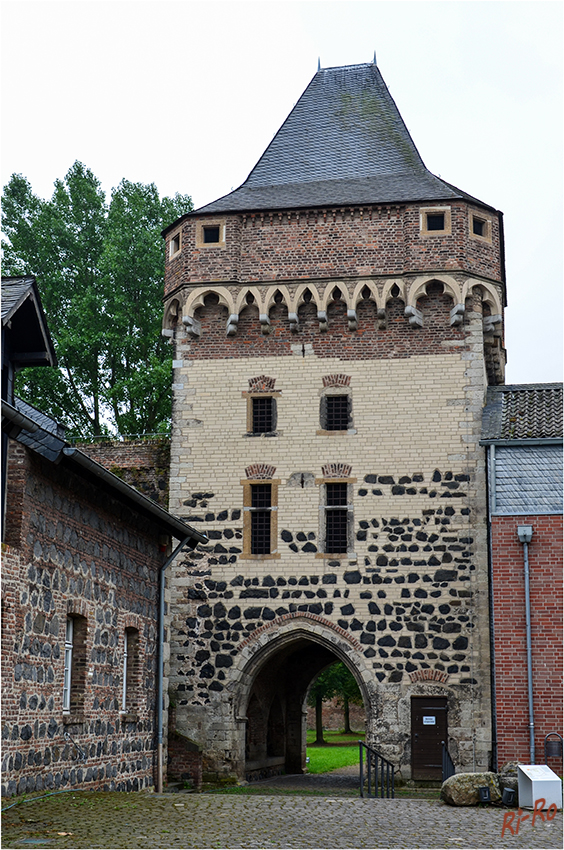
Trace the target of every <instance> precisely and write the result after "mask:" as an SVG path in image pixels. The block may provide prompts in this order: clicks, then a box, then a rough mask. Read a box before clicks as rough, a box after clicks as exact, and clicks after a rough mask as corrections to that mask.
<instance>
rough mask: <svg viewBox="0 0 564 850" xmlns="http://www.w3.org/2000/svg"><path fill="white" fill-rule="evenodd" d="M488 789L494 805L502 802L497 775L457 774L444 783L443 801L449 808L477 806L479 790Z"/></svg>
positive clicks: (442, 790)
mask: <svg viewBox="0 0 564 850" xmlns="http://www.w3.org/2000/svg"><path fill="white" fill-rule="evenodd" d="M484 787H488V788H489V789H490V798H491V802H492V803H497V802H499V800H501V791H500V788H499V782H498V779H497V773H491V772H490V771H487V772H486V773H456V774H455V775H454V776H450V777H449V778H448V779H447V780H445V782H443V785H442V788H441V800H443V801H444V802H445V803H448V805H449V806H476V805H477V804H478V803H479V802H480V792H479V791H478V788H484Z"/></svg>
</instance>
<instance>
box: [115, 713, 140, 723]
mask: <svg viewBox="0 0 564 850" xmlns="http://www.w3.org/2000/svg"><path fill="white" fill-rule="evenodd" d="M119 719H120V721H121V722H122V723H137V721H138V720H139V715H138V714H137V712H136V711H120V713H119Z"/></svg>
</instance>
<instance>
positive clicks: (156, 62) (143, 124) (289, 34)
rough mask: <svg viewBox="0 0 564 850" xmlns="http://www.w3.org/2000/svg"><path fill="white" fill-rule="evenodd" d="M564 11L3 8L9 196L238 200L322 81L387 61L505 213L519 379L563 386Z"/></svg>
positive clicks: (394, 6)
mask: <svg viewBox="0 0 564 850" xmlns="http://www.w3.org/2000/svg"><path fill="white" fill-rule="evenodd" d="M563 9H564V4H563V3H562V2H559V0H548V2H545V1H544V0H535V2H527V0H524V2H520V1H519V0H506V2H487V0H471V2H464V1H462V2H457V0H442V2H426V0H421V2H410V0H395V2H387V0H379V1H378V2H370V0H366V2H344V0H341V2H323V0H319V2H316V1H315V0H309V2H292V0H286V2H268V0H262V2H216V0H208V2H205V3H201V2H167V0H160V2H136V0H125V2H117V0H112V1H111V2H110V0H95V1H94V2H89V0H86V2H81V0H73V2H51V0H44V2H27V0H19V2H7V1H5V2H3V3H2V16H3V27H2V41H3V43H2V64H3V69H2V70H3V73H2V112H3V114H2V118H3V122H2V146H3V147H2V163H1V176H2V185H5V184H6V182H7V181H8V180H9V178H10V175H11V174H12V173H14V172H20V173H22V174H24V175H25V176H26V177H27V178H28V179H29V181H30V182H31V185H32V187H33V189H34V190H35V192H36V193H37V194H39V195H41V196H42V197H49V196H50V195H51V193H52V188H53V181H54V180H55V179H56V178H58V177H63V176H64V174H65V173H66V171H67V170H68V168H69V167H70V166H71V165H72V163H73V162H74V161H75V160H76V159H79V160H81V161H82V162H84V163H85V164H86V165H88V166H89V167H90V168H91V169H92V170H93V172H94V173H95V174H96V176H97V177H98V178H99V180H100V181H101V182H102V185H103V187H104V189H105V190H106V192H107V193H108V194H109V193H110V191H111V188H112V187H113V186H115V185H117V184H118V183H119V181H120V180H121V179H122V177H126V178H127V179H129V180H133V181H142V182H145V183H150V182H154V183H156V185H157V186H158V189H159V191H160V193H161V194H174V193H175V192H182V193H187V194H190V195H192V198H193V200H194V203H195V205H196V206H197V207H198V206H202V205H203V204H205V203H207V202H209V201H212V200H214V199H215V198H218V197H220V196H221V195H224V194H226V193H227V192H229V191H231V189H233V188H236V187H237V186H238V185H240V183H242V182H243V180H244V179H245V178H246V176H247V175H248V173H249V171H250V170H251V168H252V167H253V165H254V164H255V163H256V161H257V160H258V158H259V156H260V155H261V153H262V152H263V150H264V149H265V147H266V146H267V144H268V143H269V141H270V140H271V138H272V136H273V135H274V133H275V132H276V131H277V129H278V128H279V127H280V125H281V124H282V122H283V121H284V119H285V118H286V116H287V114H288V112H289V111H290V109H291V108H292V106H293V105H294V103H295V102H296V101H297V100H298V98H299V96H300V95H301V93H302V92H303V90H304V89H305V87H306V86H307V84H308V83H309V81H310V79H311V77H312V76H313V74H314V73H315V71H316V70H317V61H318V57H319V58H320V60H321V66H322V67H332V66H335V65H352V64H357V63H360V62H369V61H371V60H372V57H373V54H374V51H375V50H376V54H377V61H378V66H379V68H380V71H381V72H382V75H383V77H384V79H385V81H386V83H387V85H388V87H389V89H390V91H391V93H392V96H393V97H394V99H395V101H396V103H397V105H398V107H399V110H400V112H401V114H402V116H403V118H404V120H405V122H406V124H407V126H408V128H409V130H410V132H411V135H412V136H413V139H414V141H415V144H416V145H417V147H418V149H419V151H420V153H421V155H422V157H423V160H424V162H425V164H426V165H427V167H428V168H429V169H430V170H431V171H432V172H434V173H435V174H439V175H440V176H442V177H443V178H444V179H445V180H447V181H449V182H450V183H454V185H456V186H458V187H459V188H461V189H463V190H464V191H466V192H468V193H470V194H472V195H474V196H476V197H478V198H480V199H482V200H483V201H485V202H487V203H489V204H491V205H492V206H495V207H497V208H498V209H501V210H502V211H503V212H504V214H505V233H506V263H507V288H508V301H509V306H508V309H507V312H506V319H507V338H506V346H507V349H508V368H507V373H506V382H507V383H527V382H538V381H560V380H562V232H563V221H562V187H563V179H562V178H563V169H562V151H563V139H562V123H563V122H562V118H563V106H562V104H563V101H564V99H563V92H562V88H563V86H562V83H563V73H562V46H563Z"/></svg>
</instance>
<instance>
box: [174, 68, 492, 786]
mask: <svg viewBox="0 0 564 850" xmlns="http://www.w3.org/2000/svg"><path fill="white" fill-rule="evenodd" d="M367 104H368V106H367ZM164 236H165V239H166V244H167V248H166V256H167V264H166V273H165V274H166V277H165V312H164V316H165V324H164V329H163V333H164V334H165V335H166V336H168V337H169V338H170V340H171V342H172V344H173V346H174V352H173V365H174V383H173V392H174V399H173V429H172V443H171V477H170V501H169V508H170V510H171V511H172V512H173V513H174V514H176V515H178V516H181V517H182V518H184V519H185V520H186V521H187V522H188V523H189V524H190V525H192V526H194V527H195V528H197V529H198V530H202V531H205V532H206V534H207V536H208V538H209V542H208V543H207V544H204V545H199V546H198V547H197V548H196V550H195V551H194V552H193V553H191V554H190V553H183V554H182V556H181V557H180V558H179V559H178V560H177V562H176V563H175V564H174V565H173V567H172V568H171V571H170V592H171V599H170V612H171V642H170V647H171V652H170V693H171V697H172V699H173V700H174V704H175V706H176V731H178V732H179V733H181V735H185V736H187V737H188V738H190V739H191V740H192V741H193V742H194V743H195V744H196V745H197V746H198V747H199V748H200V749H201V752H202V757H203V761H204V770H205V771H207V772H209V773H213V774H215V775H220V776H221V775H225V776H227V775H230V776H232V777H233V776H235V777H238V778H239V779H241V778H243V777H244V776H246V775H251V776H253V775H260V774H261V772H263V771H268V770H278V769H280V770H282V769H284V770H286V771H301V770H302V769H303V765H304V749H303V748H304V733H303V709H304V699H305V696H306V693H307V689H308V687H309V684H310V682H311V681H312V679H313V678H314V677H315V676H316V674H317V673H318V672H319V671H320V670H321V669H323V667H325V666H326V665H328V664H330V663H331V662H332V661H333V660H334V659H341V660H343V661H344V662H345V664H347V666H348V667H349V669H350V670H351V672H352V673H353V675H354V676H355V677H356V679H357V681H358V683H359V685H360V688H361V691H362V694H363V697H364V701H365V709H366V716H367V735H368V740H369V741H370V742H372V743H373V744H375V745H376V746H377V748H378V749H379V750H380V751H381V752H382V753H383V755H385V756H386V757H387V758H389V759H390V760H391V761H392V762H393V763H394V765H396V767H397V769H398V770H401V771H402V774H403V776H404V777H406V778H408V777H410V776H414V777H425V776H430V775H431V774H432V772H433V771H436V770H437V763H438V762H440V752H439V755H438V757H437V752H436V749H437V742H438V746H439V748H440V741H441V736H448V740H449V749H450V751H451V753H452V755H453V757H454V758H455V760H456V766H457V769H458V770H478V769H486V768H487V767H488V765H489V763H490V755H491V704H490V664H489V638H490V630H489V629H490V624H489V609H488V571H487V537H486V487H485V463H484V452H483V449H482V448H481V447H480V445H479V440H480V436H481V413H482V406H483V402H484V398H485V394H486V390H487V386H488V384H495V383H501V382H502V381H503V370H504V362H505V360H504V349H503V305H504V301H505V291H504V273H503V230H502V222H501V214H500V213H498V212H497V211H496V210H495V209H494V208H492V207H491V206H489V205H488V204H485V203H483V202H481V201H478V200H477V199H476V198H474V197H472V196H470V195H467V194H465V193H464V192H461V191H459V190H458V189H456V188H455V187H453V186H452V185H450V184H447V183H445V182H444V181H442V180H441V179H440V178H438V177H435V176H434V175H433V174H431V173H430V172H429V171H428V170H427V169H426V168H425V165H424V164H423V162H422V161H421V157H420V156H419V153H418V152H417V149H416V148H415V146H414V144H413V140H412V139H411V137H410V135H409V133H408V131H407V128H406V127H405V125H404V123H403V121H402V118H401V116H400V115H399V113H398V111H397V107H396V105H395V103H394V101H393V100H392V99H391V97H390V95H389V92H388V90H387V88H386V85H385V83H384V81H383V79H382V77H381V75H380V72H379V70H378V68H377V67H376V65H375V64H366V65H355V66H350V67H345V68H328V69H321V70H320V71H319V72H318V73H317V74H316V75H315V77H314V78H313V80H312V81H311V83H310V85H309V86H308V88H307V89H306V91H305V92H304V94H303V95H302V97H301V98H300V100H299V102H298V104H296V107H295V109H294V110H292V113H291V115H290V116H289V118H288V120H287V121H286V122H285V123H284V124H283V126H282V128H281V130H280V131H279V132H278V134H277V135H276V137H275V139H274V140H273V141H272V143H271V144H270V145H269V147H268V149H267V151H266V152H265V154H264V156H263V157H262V158H261V159H260V161H259V163H258V164H257V166H256V167H255V168H254V169H253V171H252V172H251V174H250V175H249V177H248V179H247V181H246V182H245V183H244V184H243V185H242V186H241V187H240V188H239V189H237V190H235V191H234V192H232V193H231V194H230V195H227V196H225V197H224V198H220V199H219V200H217V201H214V202H213V203H211V204H208V205H207V206H205V207H203V208H201V209H199V210H196V211H194V212H192V213H188V214H186V215H185V216H182V218H180V219H179V220H178V221H176V222H174V223H173V224H171V225H170V227H168V228H167V229H166V231H165V232H164ZM447 720H448V722H447ZM439 721H440V722H439Z"/></svg>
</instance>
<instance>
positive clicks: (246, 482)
mask: <svg viewBox="0 0 564 850" xmlns="http://www.w3.org/2000/svg"><path fill="white" fill-rule="evenodd" d="M241 484H242V485H243V551H242V553H241V555H240V556H239V557H240V558H243V559H247V560H250V561H268V560H274V559H276V558H280V553H279V552H278V487H279V485H280V478H245V479H243V480H242V481H241ZM257 484H270V487H271V490H270V508H269V509H268V510H269V511H270V552H268V553H264V554H261V555H255V554H253V553H252V552H251V525H252V518H251V514H252V512H253V510H254V509H253V506H252V503H253V491H252V488H253V486H254V485H257Z"/></svg>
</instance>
